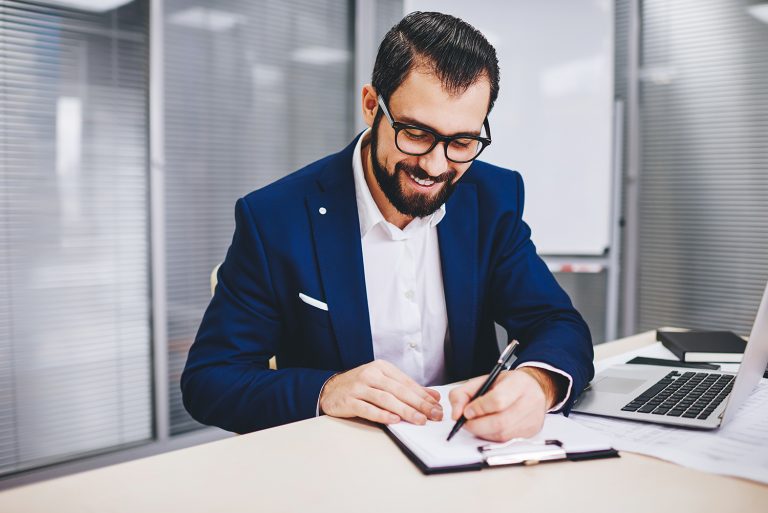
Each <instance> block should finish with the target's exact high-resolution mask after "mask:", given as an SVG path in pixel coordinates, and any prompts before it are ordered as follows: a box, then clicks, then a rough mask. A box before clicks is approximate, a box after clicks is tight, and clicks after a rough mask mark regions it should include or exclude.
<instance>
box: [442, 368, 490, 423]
mask: <svg viewBox="0 0 768 513" xmlns="http://www.w3.org/2000/svg"><path fill="white" fill-rule="evenodd" d="M486 378H487V376H478V377H476V378H472V379H470V380H469V381H467V382H466V383H464V384H463V385H459V386H457V387H456V388H454V389H453V390H451V391H450V392H449V394H448V400H449V401H450V402H451V410H452V412H451V417H452V418H453V420H458V418H459V417H461V415H462V413H464V407H465V406H466V405H467V403H469V401H470V400H471V399H472V396H474V395H475V393H477V391H478V390H479V389H480V387H481V386H483V383H484V382H485V379H486Z"/></svg>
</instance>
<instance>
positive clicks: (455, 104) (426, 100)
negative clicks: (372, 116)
mask: <svg viewBox="0 0 768 513" xmlns="http://www.w3.org/2000/svg"><path fill="white" fill-rule="evenodd" d="M490 90H491V88H490V84H489V82H488V80H487V79H481V80H479V81H478V82H476V83H475V84H473V85H471V86H470V87H469V88H467V90H466V91H464V92H463V93H461V94H459V95H451V94H449V93H448V92H446V91H445V90H444V89H443V87H442V85H441V83H440V80H439V79H437V78H436V77H435V76H434V75H431V74H428V73H424V72H419V71H415V70H414V71H412V72H411V73H410V74H409V75H408V77H407V78H406V80H405V81H404V82H403V83H402V85H401V86H400V87H399V88H398V89H397V90H396V91H395V92H394V93H393V94H392V97H391V98H390V99H389V102H388V107H389V110H390V114H391V115H392V118H393V119H394V120H395V121H399V122H401V123H408V124H412V125H418V126H423V127H427V128H431V129H433V130H435V131H436V132H438V133H440V134H442V135H454V134H458V133H464V134H476V135H480V128H481V126H482V124H483V120H484V119H485V116H486V113H487V111H488V100H489V98H490ZM371 165H372V168H373V174H374V176H375V177H376V181H377V183H378V185H379V187H380V188H381V190H382V192H383V193H384V196H385V197H386V198H387V200H388V201H389V202H390V203H391V204H392V206H394V207H395V208H396V209H397V210H398V211H399V212H400V213H401V214H403V215H406V216H409V217H425V216H428V215H430V214H432V213H433V212H435V211H436V210H437V209H439V208H440V206H441V205H442V204H443V203H445V201H446V200H447V199H448V197H449V196H450V195H451V193H452V192H453V190H454V188H455V187H456V182H458V180H459V178H461V176H462V175H463V174H464V172H466V170H467V169H468V168H469V166H470V165H471V162H470V163H465V164H457V163H455V162H451V161H450V160H447V159H446V157H445V148H444V146H443V143H439V144H437V146H435V147H434V148H433V149H432V151H431V152H429V153H427V154H426V155H422V156H418V157H415V156H411V155H406V154H405V153H403V152H401V151H400V150H399V149H398V148H397V146H396V145H395V131H394V130H393V129H392V127H391V126H390V124H389V122H388V121H387V118H386V117H385V116H383V114H379V115H377V116H376V121H375V122H374V125H373V129H372V136H371ZM419 182H421V183H419Z"/></svg>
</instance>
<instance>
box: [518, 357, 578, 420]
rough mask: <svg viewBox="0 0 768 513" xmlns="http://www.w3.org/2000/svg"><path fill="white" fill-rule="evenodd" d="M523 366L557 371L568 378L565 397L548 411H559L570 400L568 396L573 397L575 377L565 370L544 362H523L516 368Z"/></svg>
mask: <svg viewBox="0 0 768 513" xmlns="http://www.w3.org/2000/svg"><path fill="white" fill-rule="evenodd" d="M523 367H536V368H537V369H544V370H548V371H550V372H555V373H557V374H560V375H561V376H563V377H565V378H568V390H567V391H566V392H565V397H563V400H562V401H560V402H559V403H557V404H556V405H554V406H553V407H552V408H550V409H549V410H547V413H552V412H554V411H558V410H559V409H561V408H562V407H563V405H564V404H565V403H566V402H567V401H568V398H569V397H571V389H572V388H573V378H572V377H571V375H570V374H568V373H567V372H565V371H562V370H560V369H557V368H555V367H552V366H551V365H549V364H548V363H544V362H523V363H521V364H520V365H518V366H517V367H516V368H517V369H522V368H523Z"/></svg>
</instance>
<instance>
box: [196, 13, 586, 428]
mask: <svg viewBox="0 0 768 513" xmlns="http://www.w3.org/2000/svg"><path fill="white" fill-rule="evenodd" d="M498 91H499V69H498V62H497V58H496V52H495V50H494V48H493V47H492V46H491V45H490V44H489V43H488V41H487V40H486V39H485V38H484V37H483V35H482V34H481V33H480V32H478V31H477V30H476V29H474V28H473V27H471V26H470V25H468V24H466V23H465V22H463V21H461V20H459V19H457V18H454V17H452V16H448V15H444V14H440V13H412V14H410V15H408V16H406V17H405V18H404V19H403V20H402V21H401V22H400V23H398V24H397V25H396V26H395V27H393V28H392V29H391V30H390V31H389V32H388V33H387V35H386V36H385V38H384V40H383V42H382V43H381V46H380V48H379V53H378V56H377V59H376V63H375V66H374V70H373V79H372V83H371V84H369V85H366V86H365V87H364V88H363V90H362V115H363V119H364V120H365V122H366V124H367V125H368V126H369V127H370V128H369V129H368V130H366V131H365V132H363V133H362V134H360V135H359V136H358V137H357V138H356V139H355V140H354V141H352V143H351V144H350V145H349V146H348V147H347V148H345V149H344V150H342V151H341V152H340V153H337V154H334V155H330V156H328V157H326V158H324V159H322V160H320V161H318V162H315V163H313V164H310V165H309V166H307V167H305V168H304V169H301V170H299V171H296V172H295V173H293V174H290V175H288V176H286V177H285V178H283V179H281V180H279V181H277V182H275V183H273V184H271V185H269V186H267V187H265V188H263V189H261V190H258V191H255V192H253V193H251V194H249V195H247V196H246V197H245V198H242V199H240V200H239V201H238V202H237V205H236V208H235V218H236V228H235V234H234V237H233V240H232V245H231V246H230V248H229V251H228V253H227V257H226V259H225V260H224V262H223V263H222V265H221V268H220V270H219V275H218V278H219V281H218V285H217V287H216V292H215V294H214V297H213V299H212V300H211V303H210V305H209V307H208V309H207V311H206V312H205V316H204V317H203V321H202V324H201V326H200V330H199V332H198V335H197V338H196V340H195V342H194V344H193V345H192V348H191V349H190V352H189V358H188V360H187V366H186V368H185V370H184V373H183V375H182V379H181V386H182V391H183V396H184V404H185V406H186V408H187V410H188V411H189V412H190V413H191V414H192V416H193V417H195V418H196V419H197V420H199V421H200V422H203V423H206V424H213V425H216V426H219V427H221V428H224V429H227V430H231V431H236V432H240V433H243V432H249V431H253V430H257V429H263V428H266V427H271V426H276V425H280V424H285V423H288V422H293V421H297V420H301V419H306V418H309V417H312V416H315V415H318V414H326V415H332V416H336V417H362V418H365V419H368V420H372V421H376V422H381V423H394V422H401V421H407V422H412V423H416V424H423V423H425V422H427V420H439V419H441V418H442V416H443V412H442V409H441V407H440V404H439V394H438V393H437V392H435V391H434V390H432V389H430V388H428V387H429V386H430V385H438V384H444V383H450V382H454V381H460V380H468V381H467V382H466V383H464V384H462V385H460V386H459V387H457V388H455V389H454V390H453V391H452V393H451V397H450V401H451V404H452V409H453V412H454V416H455V417H458V415H459V414H461V413H462V412H463V413H464V414H465V416H466V417H467V418H468V419H469V420H468V422H467V423H466V424H465V428H466V429H468V430H469V431H471V432H472V433H474V434H476V435H477V436H479V437H482V438H485V439H488V440H494V441H502V440H507V439H509V438H512V437H515V436H530V435H532V434H534V433H536V432H537V431H538V430H539V429H540V427H541V425H542V423H543V421H544V415H545V413H546V412H548V411H559V410H563V411H565V412H567V411H568V410H569V409H570V406H571V404H572V403H573V401H574V399H575V397H576V395H578V393H579V392H580V391H581V390H582V388H583V387H584V385H585V384H586V383H587V382H589V380H590V379H591V377H592V375H593V368H592V344H591V339H590V335H589V330H588V328H587V326H586V324H585V323H584V321H583V319H582V318H581V316H580V315H579V314H578V313H577V312H576V310H575V309H574V308H573V305H572V304H571V301H570V300H569V298H568V296H567V295H566V294H565V293H564V292H563V290H562V289H561V288H560V287H559V286H558V285H557V283H556V281H555V279H554V278H553V276H552V274H551V273H550V272H549V270H548V269H547V267H546V265H545V264H544V263H543V262H542V260H541V259H540V258H539V257H538V256H537V255H536V250H535V247H534V245H533V243H532V242H531V237H530V235H531V234H530V230H529V228H528V226H527V225H526V224H525V223H524V222H523V220H522V213H523V184H522V179H521V177H520V175H519V174H518V173H517V172H514V171H509V170H506V169H501V168H498V167H495V166H492V165H490V164H486V163H484V162H481V161H478V160H475V159H476V158H477V157H478V156H479V155H480V153H481V152H482V151H483V149H484V148H485V147H487V146H488V145H489V144H491V133H490V130H491V129H490V123H489V121H488V114H489V113H490V111H491V109H492V107H493V104H494V102H495V100H496V97H497V95H498ZM494 143H495V144H504V141H494ZM494 322H497V323H499V324H501V325H502V326H503V327H504V328H505V329H506V331H507V334H508V336H509V338H510V340H511V339H517V340H518V341H519V342H520V344H521V346H520V350H519V352H518V359H517V360H516V361H515V369H514V370H510V371H505V372H503V373H502V375H501V376H500V378H499V379H498V380H497V381H496V382H495V384H494V386H493V387H492V388H491V390H490V391H489V392H488V393H487V394H486V395H484V396H483V397H481V398H479V399H477V400H475V401H471V402H470V398H471V396H472V395H473V394H474V392H475V391H476V390H477V389H478V388H479V387H480V385H481V383H482V381H483V379H484V376H485V375H486V374H487V373H488V372H489V371H490V369H491V367H492V366H493V364H494V362H495V360H496V359H497V358H498V356H499V348H498V345H497V342H496V335H495V328H494ZM272 356H276V360H277V366H278V369H270V368H269V363H268V362H269V360H270V358H271V357H272Z"/></svg>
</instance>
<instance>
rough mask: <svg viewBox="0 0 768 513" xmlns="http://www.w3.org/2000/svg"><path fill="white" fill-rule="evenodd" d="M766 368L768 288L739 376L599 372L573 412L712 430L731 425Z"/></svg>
mask: <svg viewBox="0 0 768 513" xmlns="http://www.w3.org/2000/svg"><path fill="white" fill-rule="evenodd" d="M767 365H768V285H766V288H765V291H764V292H763V299H762V301H761V302H760V307H759V308H758V310H757V316H756V317H755V323H754V325H753V326H752V333H751V334H750V337H749V342H748V343H747V347H746V349H745V350H744V358H743V359H742V362H741V365H740V366H739V372H738V373H735V374H734V373H732V372H720V371H702V370H698V369H690V368H684V367H661V366H655V365H635V364H622V365H614V366H612V367H609V368H607V369H605V370H604V371H602V372H599V373H598V374H597V375H596V376H595V379H593V380H592V382H591V383H590V385H589V386H588V387H587V388H586V389H585V390H584V392H583V393H582V395H581V397H579V399H578V400H577V402H576V404H575V406H574V407H573V409H572V411H575V412H577V413H587V414H591V415H601V416H605V417H615V418H619V419H628V420H639V421H643V422H653V423H656V424H666V425H671V426H679V427H688V428H699V429H717V428H718V427H720V426H722V425H723V424H725V423H727V422H728V421H729V420H731V419H732V418H733V417H734V415H735V414H736V411H737V410H738V409H739V407H740V406H741V405H742V404H743V403H744V401H745V400H746V399H747V397H749V395H750V394H751V393H752V391H753V390H754V388H755V386H756V385H757V383H758V382H759V381H760V378H762V377H763V373H764V372H765V370H766V366H767Z"/></svg>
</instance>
